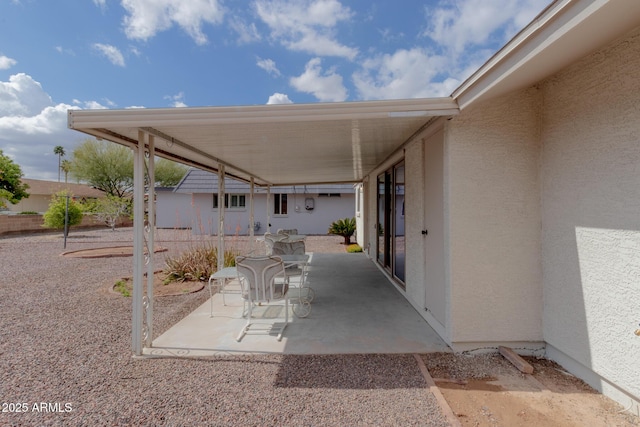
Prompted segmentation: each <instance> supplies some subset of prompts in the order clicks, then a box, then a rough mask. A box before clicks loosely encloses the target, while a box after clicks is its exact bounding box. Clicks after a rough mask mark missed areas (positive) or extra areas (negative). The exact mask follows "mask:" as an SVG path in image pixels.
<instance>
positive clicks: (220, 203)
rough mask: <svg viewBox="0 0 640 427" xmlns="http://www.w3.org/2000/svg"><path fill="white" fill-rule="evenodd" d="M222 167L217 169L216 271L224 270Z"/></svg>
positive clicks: (223, 172) (223, 174)
mask: <svg viewBox="0 0 640 427" xmlns="http://www.w3.org/2000/svg"><path fill="white" fill-rule="evenodd" d="M224 176H225V171H224V165H220V166H219V168H218V270H222V269H223V268H224V199H225V195H224V191H225V189H224Z"/></svg>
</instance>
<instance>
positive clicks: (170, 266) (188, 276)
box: [163, 243, 240, 282]
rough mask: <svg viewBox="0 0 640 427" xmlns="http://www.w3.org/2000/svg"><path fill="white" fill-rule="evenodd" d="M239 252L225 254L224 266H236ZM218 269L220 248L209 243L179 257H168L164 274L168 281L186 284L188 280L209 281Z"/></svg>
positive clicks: (228, 250) (226, 252)
mask: <svg viewBox="0 0 640 427" xmlns="http://www.w3.org/2000/svg"><path fill="white" fill-rule="evenodd" d="M238 255H240V254H239V253H238V252H237V251H234V250H232V249H227V250H225V252H224V266H225V267H233V266H235V265H236V256H238ZM217 269H218V248H216V247H214V246H213V245H211V244H209V243H203V244H202V245H200V246H196V247H193V248H190V249H188V250H186V251H185V252H183V253H182V254H180V255H179V256H177V257H167V259H166V260H165V267H164V270H163V271H164V272H165V273H166V274H167V280H176V281H180V282H184V281H186V280H208V279H209V276H211V275H212V274H213V273H215V272H216V271H217Z"/></svg>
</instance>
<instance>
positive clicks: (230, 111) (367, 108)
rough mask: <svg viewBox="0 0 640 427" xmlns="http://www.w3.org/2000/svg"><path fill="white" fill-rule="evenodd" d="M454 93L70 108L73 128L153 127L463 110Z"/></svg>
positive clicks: (361, 117)
mask: <svg viewBox="0 0 640 427" xmlns="http://www.w3.org/2000/svg"><path fill="white" fill-rule="evenodd" d="M458 111H459V109H458V105H457V103H456V102H455V101H454V100H453V99H452V98H450V97H445V98H421V99H403V100H381V101H356V102H336V103H318V104H286V105H257V106H238V107H187V108H162V109H128V110H69V113H68V114H69V117H68V123H69V128H71V129H76V130H80V131H82V130H85V131H86V130H89V129H103V128H118V127H127V128H149V127H159V128H161V127H164V126H197V125H214V124H246V123H271V122H304V121H308V122H316V121H326V120H351V119H377V118H389V117H420V116H425V117H429V116H434V115H450V114H456V113H458Z"/></svg>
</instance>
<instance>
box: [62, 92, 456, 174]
mask: <svg viewBox="0 0 640 427" xmlns="http://www.w3.org/2000/svg"><path fill="white" fill-rule="evenodd" d="M458 111H459V109H458V106H457V103H456V102H455V101H454V100H453V99H452V98H428V99H410V100H385V101H362V102H341V103H324V104H322V103H319V104H287V105H258V106H239V107H198V108H166V109H127V110H70V111H69V128H71V129H75V130H78V131H80V132H84V133H86V134H89V135H92V136H94V137H96V138H99V139H106V140H109V141H113V142H116V143H120V144H124V145H129V146H135V145H137V144H138V131H143V132H145V133H147V134H149V135H154V136H155V141H156V144H155V145H156V148H155V149H156V155H158V156H160V157H165V158H169V159H173V160H177V161H180V162H182V163H185V164H189V165H192V166H195V167H198V168H201V169H204V170H209V171H217V170H218V169H219V166H220V165H224V166H225V169H226V173H227V174H228V175H230V176H233V177H235V178H238V179H240V180H243V181H249V180H250V178H251V177H254V178H255V183H256V185H291V184H319V183H339V182H340V183H347V182H359V181H362V179H363V178H364V177H365V176H366V175H367V174H369V173H370V172H371V171H372V170H373V169H375V168H376V167H377V166H379V165H380V164H381V163H382V162H383V161H384V160H385V159H387V158H388V157H389V156H390V155H391V154H393V153H394V152H395V151H396V150H398V149H399V148H401V147H402V146H403V144H405V143H406V142H407V141H409V140H410V138H411V137H412V135H414V134H415V133H416V132H418V131H420V130H421V129H422V128H423V127H424V126H426V125H427V124H428V123H429V122H430V120H432V119H434V118H437V117H440V116H452V115H455V114H457V113H458Z"/></svg>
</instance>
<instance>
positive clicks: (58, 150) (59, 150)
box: [53, 145, 66, 182]
mask: <svg viewBox="0 0 640 427" xmlns="http://www.w3.org/2000/svg"><path fill="white" fill-rule="evenodd" d="M53 154H55V155H57V156H58V182H60V162H61V161H62V157H64V155H65V154H66V153H65V152H64V147H63V146H62V145H56V146H55V147H54V148H53Z"/></svg>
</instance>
